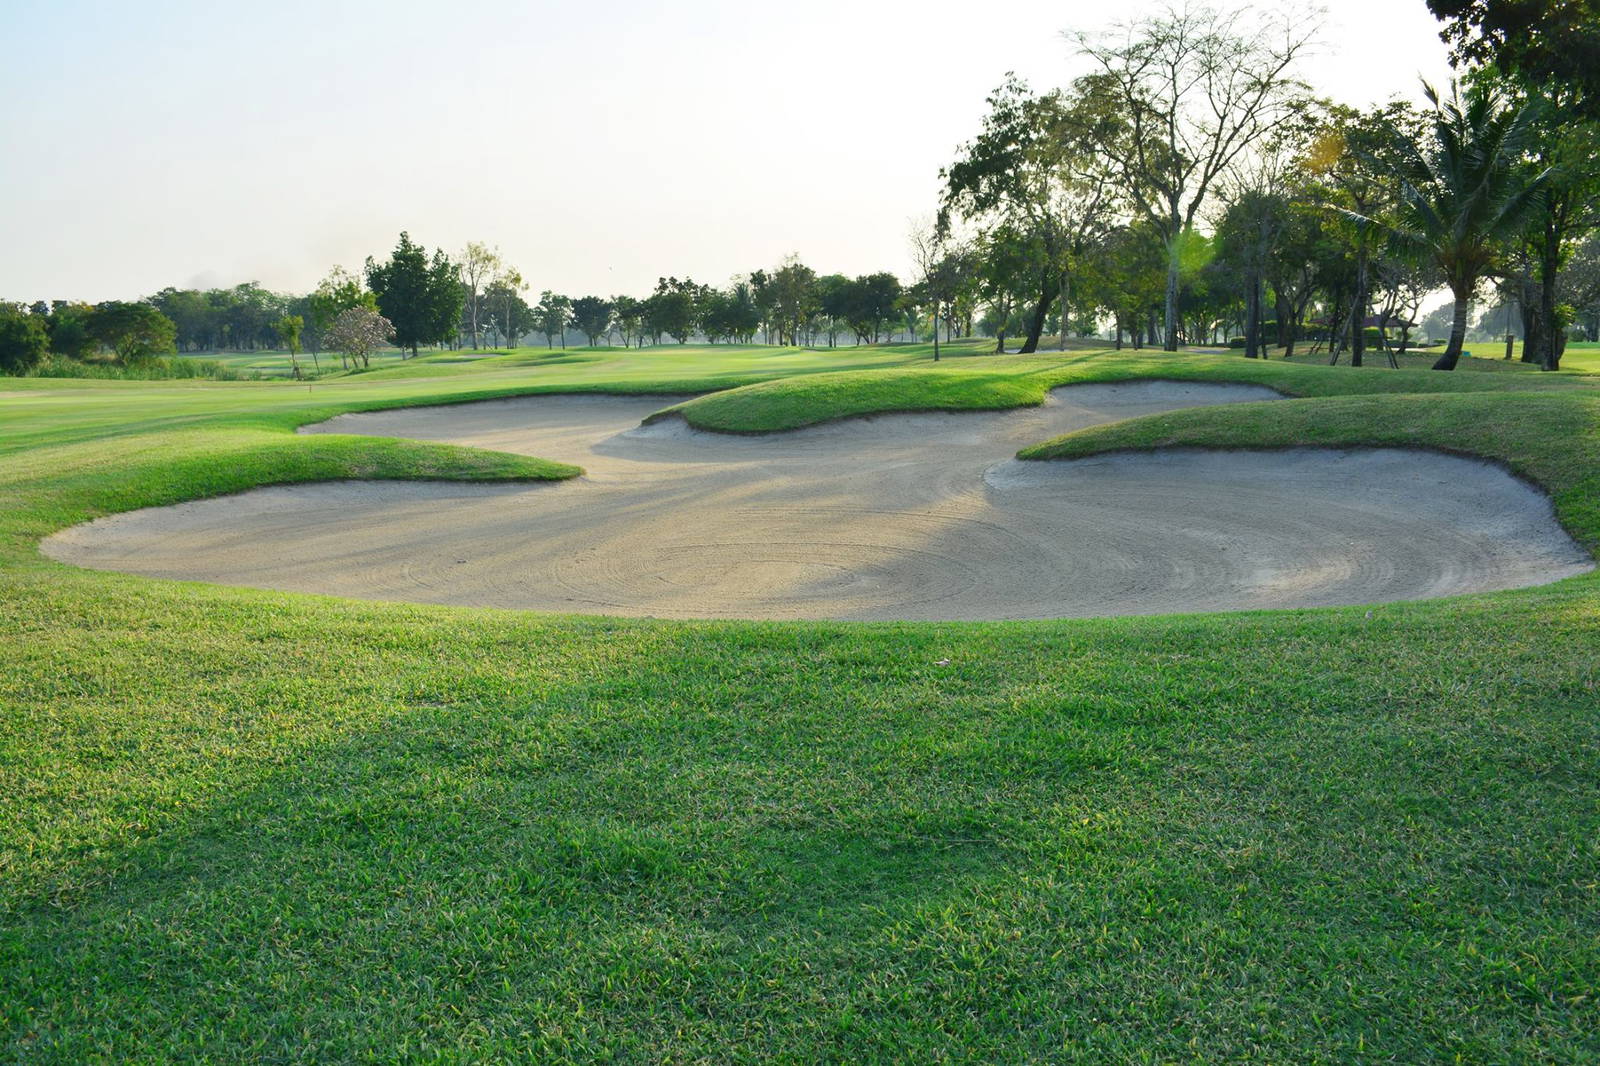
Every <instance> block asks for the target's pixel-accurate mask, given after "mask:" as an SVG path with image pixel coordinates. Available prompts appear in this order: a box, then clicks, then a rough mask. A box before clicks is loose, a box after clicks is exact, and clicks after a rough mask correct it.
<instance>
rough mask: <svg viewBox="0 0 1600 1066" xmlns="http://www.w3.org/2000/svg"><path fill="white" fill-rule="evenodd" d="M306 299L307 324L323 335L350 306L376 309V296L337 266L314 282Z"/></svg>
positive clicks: (358, 280) (352, 275) (348, 272)
mask: <svg viewBox="0 0 1600 1066" xmlns="http://www.w3.org/2000/svg"><path fill="white" fill-rule="evenodd" d="M310 300H311V324H312V326H313V327H315V328H316V331H317V332H318V333H319V334H324V333H326V332H327V330H328V327H329V326H330V325H332V323H333V320H334V319H335V318H337V317H338V315H339V312H340V311H344V310H347V309H348V308H351V307H366V308H369V309H371V310H373V311H376V310H377V309H378V300H377V297H375V296H374V295H373V294H372V293H371V291H369V290H368V289H367V288H366V287H365V286H363V285H362V284H361V279H360V278H358V277H356V276H355V275H354V274H352V273H350V271H348V270H346V269H345V268H344V267H341V266H336V267H334V268H333V269H332V270H330V271H328V276H327V277H325V278H323V279H322V280H321V281H320V282H318V283H317V287H316V289H315V290H314V291H313V292H312V293H311V297H310ZM330 347H331V345H330Z"/></svg>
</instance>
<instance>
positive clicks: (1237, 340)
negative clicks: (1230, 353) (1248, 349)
mask: <svg viewBox="0 0 1600 1066" xmlns="http://www.w3.org/2000/svg"><path fill="white" fill-rule="evenodd" d="M1244 346H1245V340H1244V338H1243V337H1229V338H1228V347H1230V348H1238V349H1241V350H1243V348H1244Z"/></svg>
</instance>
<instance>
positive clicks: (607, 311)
mask: <svg viewBox="0 0 1600 1066" xmlns="http://www.w3.org/2000/svg"><path fill="white" fill-rule="evenodd" d="M613 310H614V308H613V307H612V305H611V301H610V300H606V299H603V298H601V297H599V296H580V297H578V298H577V299H576V300H574V301H572V324H573V325H574V326H577V327H578V329H579V331H580V332H582V334H583V335H584V336H585V337H588V338H589V344H590V345H591V346H592V345H596V344H599V343H600V340H601V338H602V337H604V336H605V335H606V334H607V333H610V332H611V313H612V311H613Z"/></svg>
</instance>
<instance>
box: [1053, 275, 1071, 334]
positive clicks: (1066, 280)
mask: <svg viewBox="0 0 1600 1066" xmlns="http://www.w3.org/2000/svg"><path fill="white" fill-rule="evenodd" d="M1070 283H1071V282H1070V277H1069V275H1068V274H1067V272H1066V271H1065V270H1063V271H1062V272H1061V337H1060V339H1059V341H1058V342H1057V344H1056V350H1057V351H1061V352H1064V351H1066V350H1067V297H1068V295H1069V291H1068V290H1069V286H1070Z"/></svg>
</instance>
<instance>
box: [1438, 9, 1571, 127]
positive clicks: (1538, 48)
mask: <svg viewBox="0 0 1600 1066" xmlns="http://www.w3.org/2000/svg"><path fill="white" fill-rule="evenodd" d="M1428 9H1429V10H1430V11H1432V12H1433V14H1434V16H1435V17H1436V18H1438V19H1440V20H1441V21H1443V22H1444V23H1445V24H1446V25H1445V28H1444V30H1443V31H1442V32H1441V33H1440V34H1439V36H1440V37H1443V38H1444V39H1445V40H1446V41H1449V42H1450V43H1451V44H1452V45H1453V46H1454V56H1453V58H1454V60H1455V61H1456V62H1458V63H1489V64H1493V65H1494V66H1495V67H1496V68H1498V69H1499V70H1500V71H1501V72H1502V73H1504V74H1511V75H1516V76H1518V77H1520V78H1522V79H1523V80H1525V81H1526V82H1527V83H1528V84H1530V85H1542V86H1546V87H1553V86H1557V85H1560V86H1565V87H1566V88H1567V89H1569V90H1570V91H1571V92H1572V94H1573V97H1574V98H1573V101H1572V107H1573V113H1578V112H1583V113H1585V114H1587V115H1588V116H1589V117H1591V118H1600V2H1597V0H1561V2H1559V3H1555V2H1546V0H1428Z"/></svg>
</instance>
